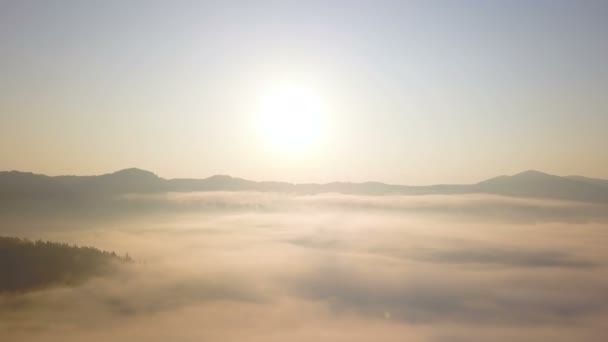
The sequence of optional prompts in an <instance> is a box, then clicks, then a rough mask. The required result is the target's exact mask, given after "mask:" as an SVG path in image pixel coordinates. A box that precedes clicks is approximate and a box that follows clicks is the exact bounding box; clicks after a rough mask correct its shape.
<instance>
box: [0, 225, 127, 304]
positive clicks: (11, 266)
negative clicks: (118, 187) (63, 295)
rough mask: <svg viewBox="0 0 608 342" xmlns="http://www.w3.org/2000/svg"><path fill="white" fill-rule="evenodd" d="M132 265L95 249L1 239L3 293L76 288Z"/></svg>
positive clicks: (0, 289) (0, 266)
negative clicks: (100, 276) (91, 278)
mask: <svg viewBox="0 0 608 342" xmlns="http://www.w3.org/2000/svg"><path fill="white" fill-rule="evenodd" d="M130 261H131V258H130V257H129V256H128V255H126V256H124V257H123V256H118V255H117V254H116V253H114V252H107V251H102V250H99V249H97V248H94V247H79V246H73V245H69V244H66V243H58V242H50V241H42V240H37V241H31V240H28V239H21V238H16V237H2V236H0V292H21V291H27V290H33V289H38V288H43V287H47V286H52V285H76V284H78V283H81V282H83V281H85V280H86V279H88V278H90V277H93V276H96V275H101V274H104V273H106V272H109V271H110V270H111V269H112V268H113V267H114V266H116V265H117V264H118V263H125V262H130Z"/></svg>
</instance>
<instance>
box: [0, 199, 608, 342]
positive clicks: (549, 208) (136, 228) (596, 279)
mask: <svg viewBox="0 0 608 342" xmlns="http://www.w3.org/2000/svg"><path fill="white" fill-rule="evenodd" d="M111 203H112V205H111V206H107V207H105V208H106V209H104V207H102V206H100V207H99V210H98V211H88V212H87V213H86V215H85V214H83V213H81V212H78V211H77V210H75V211H73V212H70V211H66V212H61V213H58V212H56V213H53V214H50V213H48V212H47V213H45V212H43V211H37V210H31V211H30V212H29V213H28V214H27V215H26V214H16V213H3V214H2V215H4V216H3V219H2V225H1V226H0V234H1V235H5V236H6V235H9V236H18V237H26V238H32V239H39V238H40V239H48V240H51V241H60V242H66V243H70V244H78V245H84V246H95V247H97V248H100V249H102V250H111V251H116V253H117V254H119V255H124V254H125V253H129V255H131V256H132V257H133V258H134V260H135V262H134V263H129V264H124V265H120V267H119V268H118V269H117V270H116V271H115V272H113V273H111V274H109V275H103V276H97V277H93V278H92V279H90V280H89V281H87V282H84V283H82V284H79V285H75V286H52V287H48V288H44V289H38V290H33V291H28V292H25V293H22V294H4V295H0V334H1V335H2V336H6V339H7V340H8V341H82V340H90V341H106V340H114V341H133V340H149V341H169V340H181V341H200V340H212V341H243V340H247V341H310V340H317V341H378V340H382V341H403V340H404V339H407V340H411V341H439V342H448V341H449V342H452V341H454V342H455V341H488V340H491V341H512V340H517V341H572V340H585V341H603V340H604V338H605V336H606V334H608V328H607V327H606V326H605V324H604V323H605V322H606V320H608V272H607V268H606V265H607V263H608V252H606V250H605V246H606V244H607V243H608V231H607V230H606V228H607V227H606V222H607V220H608V207H607V206H606V205H605V204H597V203H596V204H594V203H582V202H572V201H559V200H541V199H518V198H510V197H501V196H492V195H451V196H441V195H427V196H399V195H392V196H361V195H340V194H322V195H306V196H301V195H287V194H276V193H257V192H230V193H227V192H205V193H169V194H149V195H125V196H120V197H116V198H113V199H112V202H111ZM107 208H112V210H108V209H107ZM114 208H117V209H114ZM118 208H119V209H118Z"/></svg>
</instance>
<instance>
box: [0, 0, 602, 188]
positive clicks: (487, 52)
mask: <svg viewBox="0 0 608 342" xmlns="http://www.w3.org/2000/svg"><path fill="white" fill-rule="evenodd" d="M607 16H608V5H607V4H606V2H605V1H583V2H579V1H534V2H532V3H528V2H521V1H502V2H501V1H489V2H488V1H462V2H449V1H408V2H404V1H380V2H377V1H349V2H345V1H299V2H298V1H228V2H224V1H175V2H173V1H172V2H167V1H145V2H140V1H129V2H124V1H103V2H93V1H84V2H82V1H6V0H5V1H1V2H0V56H1V57H0V74H1V75H2V77H1V78H0V89H1V91H0V115H1V118H2V122H1V125H0V156H1V158H0V169H8V170H12V169H16V170H23V171H34V172H37V173H44V174H50V175H60V174H77V175H85V174H100V173H106V172H112V171H115V170H119V169H122V168H125V167H130V166H137V167H141V168H144V169H148V170H153V171H155V172H157V173H158V174H159V175H161V176H163V177H167V178H177V177H186V178H187V177H206V176H209V175H213V174H230V175H234V176H240V177H244V178H249V179H254V180H282V181H292V182H329V181H336V180H337V181H370V180H375V181H382V182H389V183H396V184H413V185H418V184H433V183H469V182H475V181H479V180H481V179H485V178H490V177H493V176H496V175H500V174H512V173H516V172H519V171H522V170H526V169H538V170H543V171H546V172H549V173H553V174H558V175H571V174H582V175H587V176H592V177H597V178H608V154H607V152H606V149H605V148H604V146H605V145H606V144H607V140H606V134H605V127H608V115H606V111H607V109H608V102H607V101H608V100H607V98H606V96H605V94H606V93H607V92H608V72H607V69H608V68H606V63H605V61H606V60H608V46H607V44H606V36H607V35H608V23H607V21H606V20H605V18H606V17H607ZM294 85H295V86H296V87H303V88H306V89H308V91H309V92H311V93H313V95H314V97H316V98H320V99H321V100H319V101H321V102H322V103H321V105H323V106H326V107H328V108H329V109H330V110H328V111H327V113H325V114H324V117H323V120H322V121H323V125H324V127H325V126H326V127H327V132H326V133H325V138H324V139H323V141H322V143H320V144H317V145H319V146H317V147H315V148H314V149H306V148H305V149H303V150H302V149H300V148H296V149H295V152H294V150H290V151H288V152H287V153H285V151H284V150H282V148H277V147H281V146H296V147H298V146H300V145H301V141H296V142H294V141H291V140H290V139H287V141H285V139H283V140H281V139H280V138H279V139H276V135H279V136H283V137H291V136H294V135H297V134H300V136H301V137H304V138H302V139H309V138H310V132H308V133H307V132H304V133H301V132H300V131H299V130H293V129H290V128H286V127H285V126H279V127H278V128H277V129H278V130H279V132H276V131H270V132H269V131H264V130H262V132H260V129H259V127H260V122H261V121H263V120H264V118H263V117H264V115H259V114H258V113H259V109H260V108H259V101H260V98H264V97H265V96H267V95H268V93H269V92H270V93H271V94H270V96H273V94H276V92H277V91H276V90H275V89H276V88H279V90H278V92H279V93H280V92H281V91H282V90H281V89H284V88H285V87H290V86H294ZM296 96H298V95H297V94H296ZM292 97H293V96H292ZM302 106H304V107H306V106H308V107H315V106H317V107H318V106H319V104H318V103H312V104H310V103H304V104H302V103H297V104H296V105H294V108H301V107H302ZM292 109H293V108H292ZM307 115H308V114H305V115H304V116H305V117H306V116H307ZM313 115H314V114H313ZM271 116H272V115H271ZM300 119H301V118H300ZM291 121H294V120H291ZM295 121H296V122H297V121H298V119H297V118H296V120H295ZM300 121H302V120H300ZM303 122H304V124H303V125H300V126H304V127H306V125H309V126H310V125H311V123H310V121H309V120H303ZM314 122H316V121H313V125H317V124H316V123H314ZM315 129H316V128H312V129H309V131H310V130H312V131H314V130H315ZM285 131H287V134H285ZM296 131H297V132H300V133H297V134H295V133H296ZM268 136H271V139H267V138H268ZM273 136H274V137H275V138H273ZM306 137H308V138H306ZM268 141H270V145H271V146H268V145H269V143H268Z"/></svg>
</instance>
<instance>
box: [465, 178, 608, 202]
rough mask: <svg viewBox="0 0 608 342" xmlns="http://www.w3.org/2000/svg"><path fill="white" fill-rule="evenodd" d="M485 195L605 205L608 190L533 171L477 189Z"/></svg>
mask: <svg viewBox="0 0 608 342" xmlns="http://www.w3.org/2000/svg"><path fill="white" fill-rule="evenodd" d="M476 189H477V190H478V191H479V192H482V193H492V194H500V195H508V196H518V197H544V198H555V199H565V200H577V201H591V202H605V201H608V189H606V188H603V187H602V186H598V185H596V184H592V183H590V182H584V181H580V180H578V179H573V178H570V177H559V176H554V175H550V174H546V173H543V172H540V171H535V170H529V171H525V172H521V173H518V174H516V175H513V176H500V177H496V178H492V179H488V180H485V181H483V182H480V183H478V184H477V185H476Z"/></svg>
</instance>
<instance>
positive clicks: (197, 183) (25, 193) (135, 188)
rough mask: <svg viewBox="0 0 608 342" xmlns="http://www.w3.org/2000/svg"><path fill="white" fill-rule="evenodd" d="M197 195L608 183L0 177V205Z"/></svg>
mask: <svg viewBox="0 0 608 342" xmlns="http://www.w3.org/2000/svg"><path fill="white" fill-rule="evenodd" d="M195 191H261V192H282V193H296V194H318V193H329V192H333V193H343V194H359V195H390V194H401V195H424V194H446V195H449V194H471V193H484V194H496V195H505V196H515V197H536V198H553V199H562V200H574V201H585V202H608V180H604V179H594V178H588V177H583V176H566V177H560V176H555V175H550V174H546V173H543V172H540V171H534V170H530V171H525V172H522V173H518V174H515V175H512V176H499V177H495V178H491V179H488V180H484V181H481V182H479V183H475V184H439V185H430V186H407V185H392V184H384V183H379V182H365V183H349V182H333V183H325V184H314V183H308V184H306V183H301V184H293V183H286V182H267V181H266V182H256V181H251V180H247V179H242V178H235V177H231V176H227V175H216V176H212V177H209V178H204V179H164V178H161V177H158V176H157V175H155V174H154V173H152V172H150V171H145V170H141V169H136V168H131V169H125V170H121V171H117V172H114V173H110V174H104V175H99V176H56V177H49V176H45V175H38V174H33V173H27V172H18V171H9V172H0V201H4V202H7V201H8V202H14V201H19V200H26V201H27V200H31V199H37V200H43V201H46V200H76V201H86V200H87V199H90V198H98V197H99V196H108V195H121V194H130V193H162V192H195Z"/></svg>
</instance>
